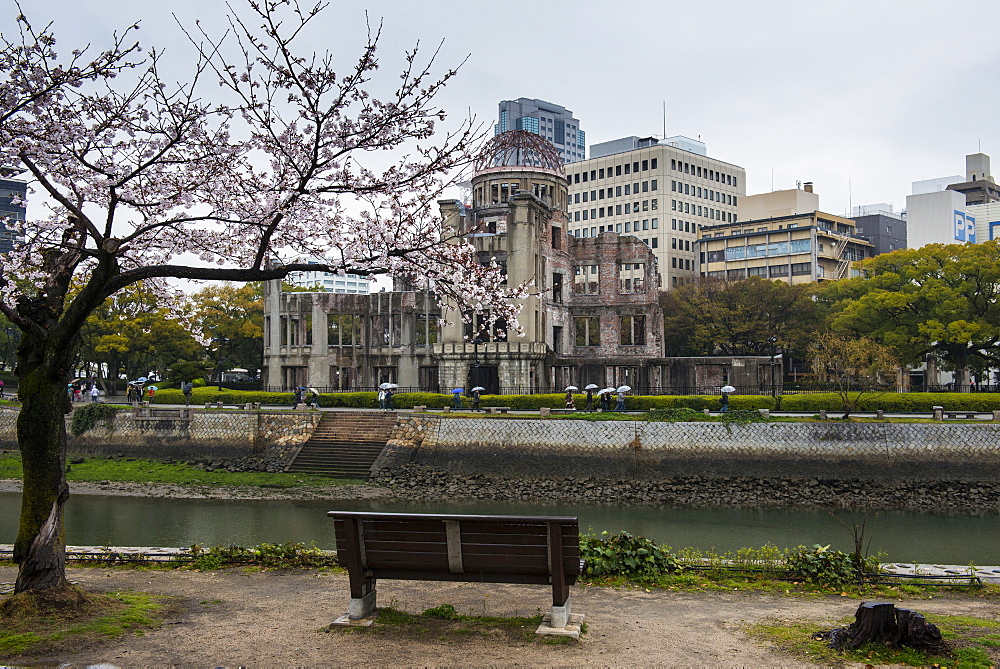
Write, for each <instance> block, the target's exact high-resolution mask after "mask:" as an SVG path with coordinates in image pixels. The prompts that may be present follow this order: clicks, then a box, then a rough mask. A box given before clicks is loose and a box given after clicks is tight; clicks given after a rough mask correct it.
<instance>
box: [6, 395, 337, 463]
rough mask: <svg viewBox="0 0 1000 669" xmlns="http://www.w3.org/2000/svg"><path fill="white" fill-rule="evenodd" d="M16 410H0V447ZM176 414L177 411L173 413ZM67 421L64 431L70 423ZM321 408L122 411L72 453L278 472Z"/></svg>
mask: <svg viewBox="0 0 1000 669" xmlns="http://www.w3.org/2000/svg"><path fill="white" fill-rule="evenodd" d="M17 413H18V412H17V411H16V410H9V409H5V410H0V448H7V449H11V450H16V449H17V436H16V429H15V421H16V420H17ZM175 413H176V412H175ZM68 420H69V419H67V432H68V431H69V423H68ZM318 422H319V412H311V413H310V412H292V411H270V412H269V411H205V410H201V409H194V410H192V411H191V419H190V420H187V419H177V418H167V417H162V416H157V415H155V414H154V415H153V416H149V417H143V416H136V415H134V413H133V412H132V411H129V410H127V409H123V410H120V411H119V412H118V413H117V414H116V415H115V417H114V419H113V420H112V421H111V422H110V423H108V422H105V421H103V420H99V421H97V424H96V425H95V426H94V427H93V428H91V429H90V430H88V431H87V432H84V433H83V434H81V435H78V436H73V435H72V434H70V435H69V444H68V447H67V450H68V451H69V452H70V453H73V454H81V455H102V456H107V457H137V458H155V459H162V460H185V461H193V462H200V463H206V464H214V465H215V466H224V467H229V468H233V469H246V470H260V471H281V470H282V469H284V467H285V465H286V464H288V462H290V460H291V458H292V457H294V455H295V453H297V452H298V449H299V448H300V447H301V445H302V444H303V443H305V442H306V440H308V439H309V435H310V434H312V431H313V429H314V428H315V427H316V424H317V423H318Z"/></svg>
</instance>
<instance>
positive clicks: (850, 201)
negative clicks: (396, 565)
mask: <svg viewBox="0 0 1000 669" xmlns="http://www.w3.org/2000/svg"><path fill="white" fill-rule="evenodd" d="M853 193H854V191H853V190H852V189H851V177H847V211H848V213H849V214H853V213H854V198H853Z"/></svg>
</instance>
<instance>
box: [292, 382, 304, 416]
mask: <svg viewBox="0 0 1000 669" xmlns="http://www.w3.org/2000/svg"><path fill="white" fill-rule="evenodd" d="M300 404H302V386H295V398H294V400H293V403H292V411H294V410H295V409H298V408H299V405H300Z"/></svg>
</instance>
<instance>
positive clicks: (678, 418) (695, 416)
mask: <svg viewBox="0 0 1000 669" xmlns="http://www.w3.org/2000/svg"><path fill="white" fill-rule="evenodd" d="M645 419H646V420H649V421H666V422H670V423H681V422H684V423H695V422H700V421H710V420H715V419H714V418H712V417H711V416H708V415H706V414H705V412H703V411H695V410H694V409H689V408H687V407H683V408H680V409H653V410H651V411H650V412H649V413H648V414H646V416H645Z"/></svg>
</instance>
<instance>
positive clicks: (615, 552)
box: [580, 532, 680, 579]
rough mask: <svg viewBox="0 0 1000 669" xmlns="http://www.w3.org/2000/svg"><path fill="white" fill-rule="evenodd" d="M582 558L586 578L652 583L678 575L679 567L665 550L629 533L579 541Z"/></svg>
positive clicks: (585, 538) (582, 538) (584, 537)
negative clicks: (662, 577) (650, 580)
mask: <svg viewBox="0 0 1000 669" xmlns="http://www.w3.org/2000/svg"><path fill="white" fill-rule="evenodd" d="M580 539H581V541H580V557H581V558H583V559H584V560H586V562H587V564H586V568H585V570H584V574H585V575H587V576H622V577H625V578H639V579H650V578H656V577H657V576H660V575H661V574H665V573H667V572H671V571H677V570H678V569H680V566H679V565H678V563H677V560H676V558H675V557H674V556H673V555H672V554H671V553H670V549H669V548H667V547H666V546H658V545H657V544H656V543H655V542H653V541H650V540H649V539H646V538H645V537H636V536H632V535H631V534H629V533H628V532H621V533H620V534H615V535H611V534H609V533H607V532H601V536H600V537H596V536H594V535H585V536H583V537H581V538H580Z"/></svg>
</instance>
